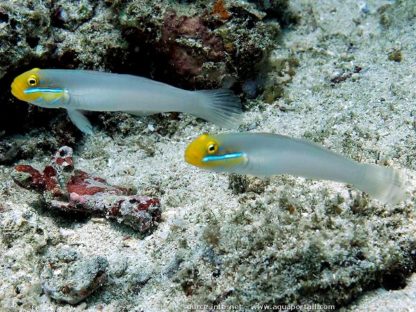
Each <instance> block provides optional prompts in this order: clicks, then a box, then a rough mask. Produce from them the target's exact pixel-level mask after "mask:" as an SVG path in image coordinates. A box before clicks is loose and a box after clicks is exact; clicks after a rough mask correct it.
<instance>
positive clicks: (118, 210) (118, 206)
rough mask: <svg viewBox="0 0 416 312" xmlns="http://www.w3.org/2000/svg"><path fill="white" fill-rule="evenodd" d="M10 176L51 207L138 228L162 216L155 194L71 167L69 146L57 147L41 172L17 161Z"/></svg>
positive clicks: (149, 225) (145, 228) (147, 226)
mask: <svg viewBox="0 0 416 312" xmlns="http://www.w3.org/2000/svg"><path fill="white" fill-rule="evenodd" d="M12 178H13V180H14V181H15V182H16V184H18V185H20V186H22V187H24V188H26V189H29V190H35V191H37V192H39V193H41V194H42V195H43V197H44V199H45V202H46V203H47V205H48V206H49V207H50V208H52V209H57V210H61V211H65V212H74V213H82V214H92V215H95V216H103V217H108V218H110V219H116V220H118V221H119V222H123V223H125V224H126V225H129V226H130V227H132V228H134V229H136V230H138V231H139V232H146V231H148V230H149V229H152V228H154V227H155V226H156V225H157V223H158V222H159V221H160V219H161V209H160V202H159V200H158V199H157V198H151V197H148V196H139V195H130V190H129V189H127V188H123V187H119V186H112V185H110V184H108V183H107V181H106V180H105V179H102V178H99V177H94V176H91V175H90V174H88V173H86V172H84V171H81V170H73V159H72V149H71V148H69V147H67V146H64V147H61V148H60V149H59V150H58V152H57V153H56V154H55V155H54V157H53V158H52V162H51V165H48V166H46V167H45V169H44V171H43V173H41V172H40V171H38V170H36V169H35V168H33V167H32V166H29V165H18V166H16V167H15V171H14V172H13V173H12Z"/></svg>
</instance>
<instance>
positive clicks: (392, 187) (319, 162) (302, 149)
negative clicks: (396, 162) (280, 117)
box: [214, 133, 405, 202]
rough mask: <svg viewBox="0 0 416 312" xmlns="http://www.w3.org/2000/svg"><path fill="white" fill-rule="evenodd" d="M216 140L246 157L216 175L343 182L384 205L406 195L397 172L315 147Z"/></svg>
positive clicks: (270, 137) (255, 137)
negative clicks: (302, 178) (244, 159)
mask: <svg viewBox="0 0 416 312" xmlns="http://www.w3.org/2000/svg"><path fill="white" fill-rule="evenodd" d="M215 138H217V139H218V141H219V142H220V143H219V145H220V146H221V148H223V149H227V150H232V151H239V152H243V153H244V154H245V155H246V161H245V162H243V163H241V164H239V165H235V166H233V167H229V168H218V171H228V172H234V173H239V174H250V175H255V176H272V175H278V174H290V175H294V176H300V177H305V178H312V179H323V180H331V181H337V182H343V183H348V184H352V185H354V186H355V187H357V188H358V189H360V190H362V191H365V192H367V193H369V194H371V195H372V196H374V197H376V198H378V199H380V200H382V201H385V202H397V201H399V200H402V199H403V198H404V195H405V188H404V185H403V184H404V182H403V180H402V176H401V175H400V173H399V172H398V171H396V170H394V169H392V168H387V167H380V166H376V165H371V164H361V163H358V162H356V161H354V160H351V159H348V158H346V157H344V156H341V155H339V154H336V153H334V152H331V151H329V150H327V149H324V148H322V147H320V146H318V145H316V144H314V143H310V142H307V141H304V140H299V139H293V138H290V137H286V136H281V135H275V134H262V133H235V134H220V135H216V136H215ZM214 170H215V169H214Z"/></svg>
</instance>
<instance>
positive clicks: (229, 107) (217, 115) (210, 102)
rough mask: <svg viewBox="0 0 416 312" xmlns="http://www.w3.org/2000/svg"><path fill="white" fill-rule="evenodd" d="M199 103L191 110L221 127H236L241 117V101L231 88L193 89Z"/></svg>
mask: <svg viewBox="0 0 416 312" xmlns="http://www.w3.org/2000/svg"><path fill="white" fill-rule="evenodd" d="M195 93H196V94H197V96H198V101H199V105H195V110H194V111H192V114H193V115H196V116H198V117H200V118H202V119H205V120H208V121H211V122H213V123H215V124H217V125H219V126H221V127H225V128H237V127H238V125H239V123H240V122H239V119H240V117H241V113H242V110H241V102H240V98H239V97H238V96H236V95H235V94H234V93H233V92H232V91H231V90H228V89H218V90H201V91H195Z"/></svg>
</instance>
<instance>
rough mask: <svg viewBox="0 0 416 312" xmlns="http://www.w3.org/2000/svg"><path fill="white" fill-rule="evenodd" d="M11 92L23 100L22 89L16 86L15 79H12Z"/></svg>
mask: <svg viewBox="0 0 416 312" xmlns="http://www.w3.org/2000/svg"><path fill="white" fill-rule="evenodd" d="M11 92H12V94H13V96H14V97H16V98H17V99H19V100H22V101H23V96H24V92H23V89H22V88H20V87H19V86H18V83H16V82H15V81H13V83H12V85H11Z"/></svg>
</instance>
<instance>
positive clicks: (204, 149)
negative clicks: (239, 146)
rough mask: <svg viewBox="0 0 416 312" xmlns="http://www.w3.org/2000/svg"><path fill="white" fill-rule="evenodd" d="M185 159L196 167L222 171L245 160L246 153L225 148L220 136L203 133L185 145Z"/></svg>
mask: <svg viewBox="0 0 416 312" xmlns="http://www.w3.org/2000/svg"><path fill="white" fill-rule="evenodd" d="M185 161H186V162H187V163H189V164H191V165H193V166H196V167H200V168H205V169H211V170H215V171H224V170H225V169H226V168H230V167H233V166H235V165H237V164H241V163H242V162H245V161H246V155H245V154H244V153H242V152H241V151H233V150H231V149H229V148H227V147H226V146H224V145H223V144H222V142H221V139H220V138H218V137H215V136H212V135H209V134H207V133H204V134H202V135H200V136H199V137H197V138H196V139H195V140H194V141H192V142H191V143H190V144H189V145H188V146H187V148H186V150H185Z"/></svg>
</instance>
